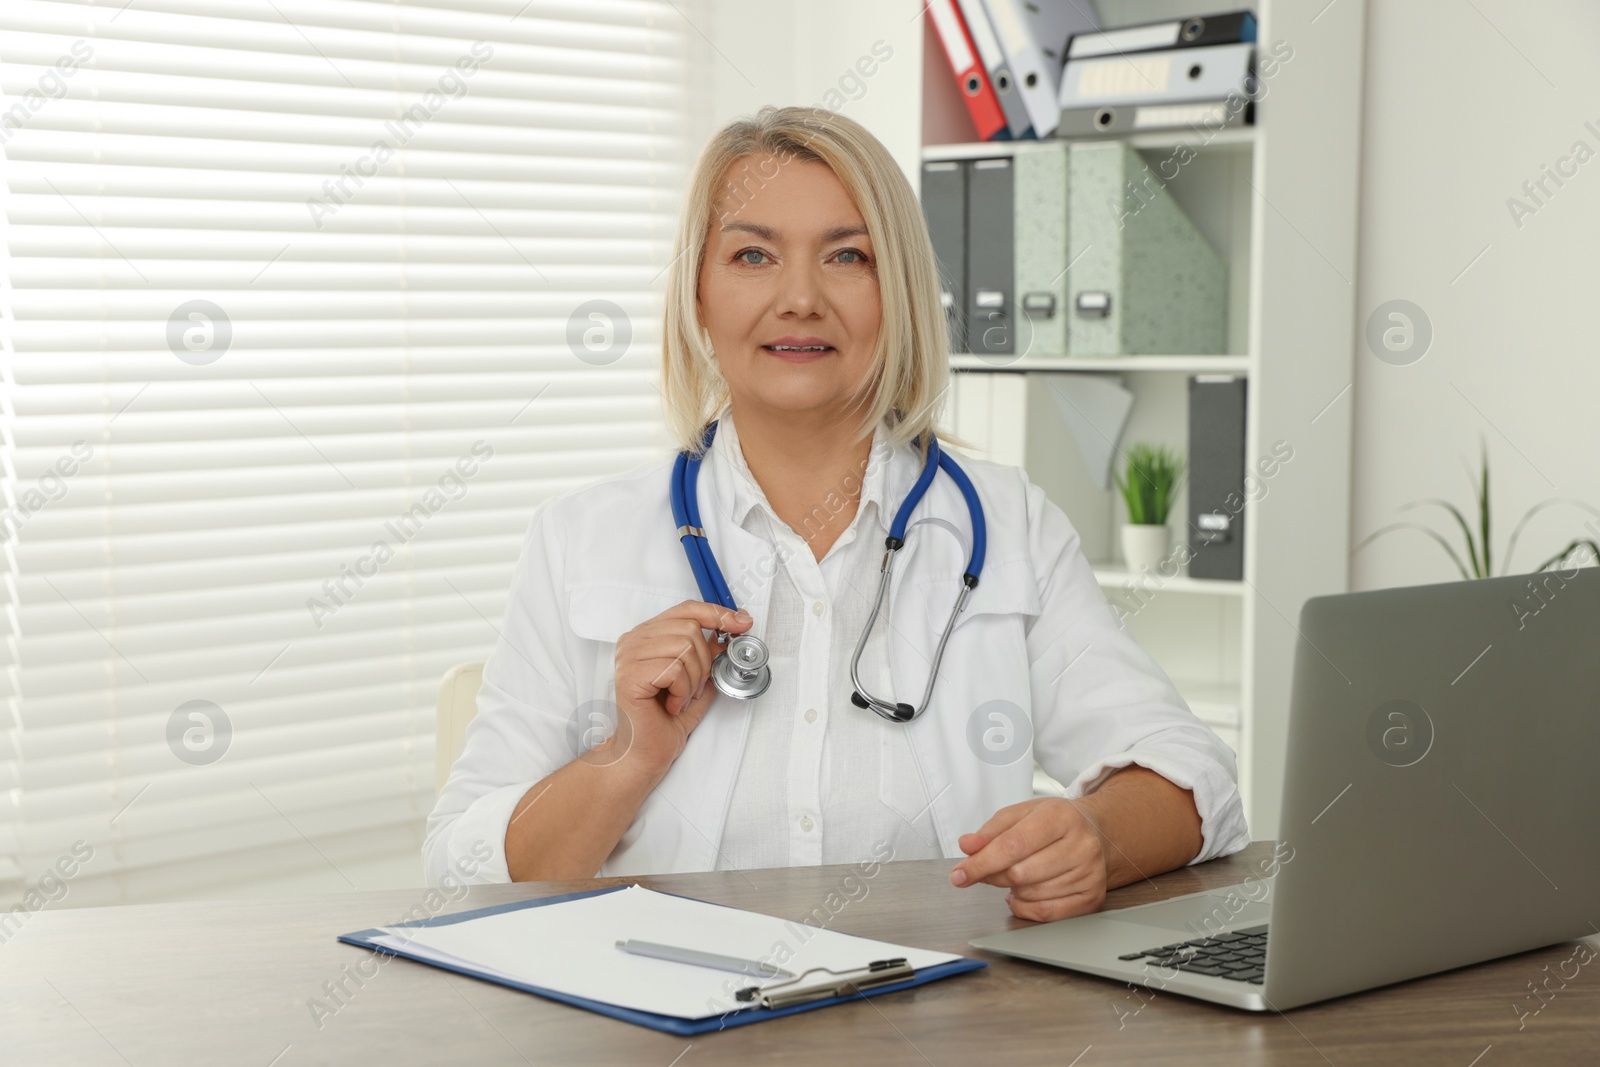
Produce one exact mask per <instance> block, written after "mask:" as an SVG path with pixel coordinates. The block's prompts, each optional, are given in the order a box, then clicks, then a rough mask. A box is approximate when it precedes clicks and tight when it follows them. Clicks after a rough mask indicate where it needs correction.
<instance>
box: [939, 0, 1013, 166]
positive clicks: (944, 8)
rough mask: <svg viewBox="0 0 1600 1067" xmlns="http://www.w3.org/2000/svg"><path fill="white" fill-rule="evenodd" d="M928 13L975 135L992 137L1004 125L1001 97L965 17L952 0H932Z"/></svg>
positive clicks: (1004, 118) (1002, 128)
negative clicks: (975, 131)
mask: <svg viewBox="0 0 1600 1067" xmlns="http://www.w3.org/2000/svg"><path fill="white" fill-rule="evenodd" d="M928 17H929V18H931V19H932V20H933V28H934V30H935V31H937V32H938V34H939V41H940V43H941V44H943V45H944V54H945V58H946V59H948V60H949V61H950V71H951V73H952V74H953V75H954V76H955V79H956V87H957V88H958V89H959V90H960V91H961V99H962V100H964V101H965V102H966V105H967V113H968V114H970V115H971V116H972V125H973V126H974V127H975V128H976V129H977V131H978V137H979V138H980V139H981V140H984V141H989V140H993V139H994V136H995V134H997V133H999V132H1000V131H1002V130H1005V129H1006V128H1007V127H1006V116H1005V113H1004V112H1002V111H1001V110H1000V98H999V97H997V96H996V95H995V92H994V86H993V85H992V84H990V82H989V74H988V72H987V71H986V70H984V69H983V61H982V60H981V59H979V58H978V49H977V46H976V45H974V44H973V43H972V33H971V32H970V31H969V30H968V29H967V22H966V19H964V18H962V17H961V12H960V11H959V10H957V8H956V4H955V0H931V2H930V3H929V4H928Z"/></svg>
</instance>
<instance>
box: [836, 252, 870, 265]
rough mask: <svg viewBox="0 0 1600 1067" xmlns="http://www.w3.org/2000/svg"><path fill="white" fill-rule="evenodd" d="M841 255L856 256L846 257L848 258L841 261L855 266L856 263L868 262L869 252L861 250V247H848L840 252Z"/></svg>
mask: <svg viewBox="0 0 1600 1067" xmlns="http://www.w3.org/2000/svg"><path fill="white" fill-rule="evenodd" d="M839 255H841V256H854V257H856V258H854V259H846V260H842V261H841V262H844V263H846V264H849V265H851V266H854V265H856V264H858V263H865V262H867V254H866V253H865V252H863V251H861V249H859V248H846V249H845V250H844V251H842V252H840V253H839Z"/></svg>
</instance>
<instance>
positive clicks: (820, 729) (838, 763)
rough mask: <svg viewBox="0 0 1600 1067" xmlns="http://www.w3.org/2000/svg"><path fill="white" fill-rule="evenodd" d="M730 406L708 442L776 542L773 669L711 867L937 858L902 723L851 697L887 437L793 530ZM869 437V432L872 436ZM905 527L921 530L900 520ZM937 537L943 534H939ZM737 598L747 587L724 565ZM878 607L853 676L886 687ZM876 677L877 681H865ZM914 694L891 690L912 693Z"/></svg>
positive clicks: (882, 533)
mask: <svg viewBox="0 0 1600 1067" xmlns="http://www.w3.org/2000/svg"><path fill="white" fill-rule="evenodd" d="M738 440H739V439H738V434H737V433H736V432H735V429H734V424H733V419H732V417H731V416H730V415H728V414H726V413H725V414H724V415H723V417H722V418H721V419H720V420H719V421H718V423H717V435H716V437H715V439H713V441H712V444H711V447H712V448H714V449H720V450H722V454H724V455H726V457H727V458H728V459H729V461H730V462H731V465H732V467H733V473H734V479H733V490H734V495H733V513H732V518H733V519H734V521H735V522H737V523H739V525H740V526H741V527H742V528H743V529H745V530H748V531H749V532H750V533H752V534H754V535H756V536H758V537H760V538H762V539H763V540H764V541H766V542H767V543H768V544H769V545H771V546H772V549H773V552H772V564H771V569H772V571H773V579H772V587H771V589H772V591H771V602H770V604H769V606H768V609H767V626H766V631H765V636H764V638H763V639H764V640H765V641H766V643H767V648H768V651H769V654H770V656H771V662H770V667H771V671H772V682H771V685H770V686H769V688H768V689H767V691H766V692H765V693H763V694H762V695H761V696H759V697H757V698H756V699H755V700H753V701H751V718H750V732H749V735H748V736H747V737H746V738H745V747H744V758H743V759H742V760H741V761H740V763H739V771H738V776H737V777H736V778H735V779H734V786H733V803H732V806H731V807H730V808H729V809H728V821H727V825H726V827H725V828H724V829H723V831H722V841H721V844H720V846H719V855H718V857H717V866H718V867H719V868H728V867H738V868H752V867H788V866H793V865H797V864H817V863H855V862H861V861H865V860H870V859H872V858H873V857H874V856H876V855H881V854H882V850H883V848H884V847H885V846H887V847H888V848H891V849H892V850H893V855H894V856H895V858H896V859H935V858H937V857H938V856H939V855H940V852H939V841H938V835H937V834H935V833H934V830H933V822H932V819H931V818H930V816H929V812H928V809H927V795H926V794H927V790H926V788H925V786H924V784H923V783H922V781H921V780H920V778H919V776H918V773H917V768H916V765H915V762H914V761H913V758H912V754H911V747H910V744H909V743H908V740H907V737H906V730H905V727H904V726H903V725H901V724H899V723H892V722H889V721H888V720H886V719H884V718H882V717H880V716H879V715H877V714H876V713H874V712H872V711H868V710H865V709H862V708H858V707H856V706H855V705H854V704H852V703H851V702H850V693H851V691H852V689H853V688H854V687H853V686H852V685H851V684H850V658H851V655H852V654H853V653H854V651H855V645H856V641H857V640H858V639H859V637H860V634H861V630H862V628H863V627H864V626H865V625H866V622H867V616H868V615H869V614H870V612H871V610H872V598H873V597H874V596H875V595H876V593H877V589H878V577H879V570H880V568H881V566H882V563H883V552H884V538H885V537H887V536H888V533H889V523H890V521H892V520H893V518H894V515H893V512H892V511H889V513H888V514H887V516H885V511H886V510H888V509H891V508H898V507H899V503H898V502H895V503H892V504H886V503H885V501H884V499H883V494H884V478H885V475H886V470H885V464H886V462H887V459H888V457H887V455H886V452H887V450H886V449H884V448H882V447H873V448H872V449H871V450H870V451H869V453H868V459H867V466H866V470H865V472H864V473H863V472H862V471H852V472H850V473H849V474H847V475H846V476H845V477H844V478H843V479H841V483H840V484H839V485H838V486H834V487H830V491H829V492H827V493H825V494H823V496H822V498H821V499H819V500H818V502H817V504H816V506H815V508H814V509H813V510H812V512H811V513H810V514H811V516H814V517H815V518H814V521H805V520H802V522H801V526H802V530H801V531H800V532H796V531H795V530H793V529H791V528H790V527H789V525H788V524H787V523H785V522H784V521H783V520H782V519H780V518H779V517H778V514H777V512H775V511H773V509H772V506H771V504H769V503H768V502H767V498H766V494H765V493H764V492H763V491H762V489H761V485H760V483H759V482H757V481H756V480H755V476H754V475H753V474H752V473H751V472H750V467H749V465H748V464H747V463H746V462H745V457H744V452H743V450H742V449H741V448H740V447H739V443H738ZM877 440H878V437H877V435H876V434H874V436H873V444H874V445H875V446H876V444H877ZM858 488H859V489H860V491H861V501H860V504H859V506H858V509H857V511H856V514H855V516H854V518H853V519H852V520H851V522H850V525H849V526H848V527H847V528H846V529H845V530H844V532H843V533H841V534H839V537H838V540H836V541H835V542H834V543H833V544H832V545H831V546H829V548H828V550H827V552H826V553H825V554H824V555H823V558H822V559H821V560H820V561H819V560H818V559H817V558H816V555H815V553H814V552H813V550H812V547H811V541H812V540H813V539H814V538H816V536H817V535H818V533H820V532H821V530H822V528H823V525H824V520H831V519H832V518H833V517H834V516H836V515H838V514H839V513H840V512H842V510H843V509H844V507H845V506H847V503H846V502H847V500H848V498H849V496H850V495H851V494H852V493H853V492H854V491H855V490H856V489H858ZM907 536H908V537H912V536H917V535H916V534H914V533H911V532H910V531H909V530H908V532H907ZM935 536H939V534H935ZM726 577H727V579H728V583H729V586H730V588H731V589H732V592H733V596H734V603H735V604H742V603H743V591H742V590H741V589H740V588H739V585H740V584H748V583H736V582H735V579H734V577H733V576H731V575H728V576H726ZM886 632H887V627H886V626H885V625H884V620H883V619H882V618H881V617H880V618H879V620H878V622H877V625H876V626H874V627H873V632H872V635H871V636H870V637H869V638H868V641H867V647H866V648H865V649H864V650H863V652H862V657H861V671H862V675H861V676H862V680H863V681H864V682H865V683H866V684H867V686H869V687H870V688H871V691H872V692H873V694H874V695H875V696H879V697H883V698H885V699H887V698H888V697H889V688H888V683H887V679H888V656H887V651H886V648H885V642H884V634H885V633H886ZM874 683H876V685H875V684H874ZM920 695H921V694H920V693H919V694H914V695H910V696H907V695H896V696H895V699H899V700H907V701H910V702H915V701H916V699H917V698H918V697H920Z"/></svg>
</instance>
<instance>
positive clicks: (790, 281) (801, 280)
mask: <svg viewBox="0 0 1600 1067" xmlns="http://www.w3.org/2000/svg"><path fill="white" fill-rule="evenodd" d="M822 282H823V279H822V268H821V266H820V265H818V264H815V263H803V264H799V265H796V264H793V263H791V264H788V265H786V266H785V267H784V268H783V269H782V270H781V271H780V272H779V274H778V295H777V306H776V307H775V308H773V310H774V311H775V312H776V313H777V314H779V315H782V314H785V313H786V312H790V311H792V312H794V313H795V314H797V315H801V316H809V315H813V314H818V313H820V312H822V311H825V310H827V306H828V302H827V297H826V295H825V293H824V292H823V284H822Z"/></svg>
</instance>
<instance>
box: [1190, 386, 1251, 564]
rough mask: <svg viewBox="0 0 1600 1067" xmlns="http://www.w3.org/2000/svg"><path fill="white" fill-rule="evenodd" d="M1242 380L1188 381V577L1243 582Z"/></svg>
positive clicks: (1243, 397) (1243, 394) (1243, 410)
mask: <svg viewBox="0 0 1600 1067" xmlns="http://www.w3.org/2000/svg"><path fill="white" fill-rule="evenodd" d="M1245 386H1246V380H1245V379H1244V378H1242V377H1235V376H1233V375H1225V374H1197V375H1195V376H1194V377H1192V378H1190V379H1189V551H1190V552H1191V553H1192V556H1191V558H1190V560H1189V577H1191V578H1223V579H1229V580H1232V581H1238V580H1240V579H1242V578H1243V577H1244V506H1245V489H1244V426H1245V406H1244V404H1245Z"/></svg>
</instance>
